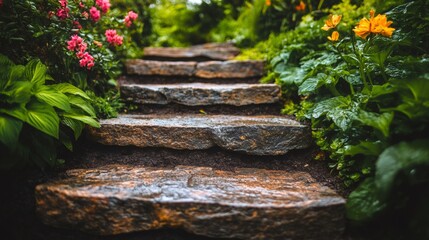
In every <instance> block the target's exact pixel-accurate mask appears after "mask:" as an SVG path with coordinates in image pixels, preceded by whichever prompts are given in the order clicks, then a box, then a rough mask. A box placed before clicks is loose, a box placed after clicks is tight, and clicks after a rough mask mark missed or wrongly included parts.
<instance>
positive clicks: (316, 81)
mask: <svg viewBox="0 0 429 240" xmlns="http://www.w3.org/2000/svg"><path fill="white" fill-rule="evenodd" d="M335 83H336V82H335V78H333V77H331V76H328V75H326V74H324V73H319V74H317V76H314V77H311V78H308V79H306V80H304V82H303V83H302V84H301V85H300V86H299V89H298V94H310V93H313V92H314V90H316V89H318V88H320V87H321V86H323V85H333V84H335Z"/></svg>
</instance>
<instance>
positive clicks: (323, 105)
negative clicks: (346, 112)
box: [311, 96, 350, 118]
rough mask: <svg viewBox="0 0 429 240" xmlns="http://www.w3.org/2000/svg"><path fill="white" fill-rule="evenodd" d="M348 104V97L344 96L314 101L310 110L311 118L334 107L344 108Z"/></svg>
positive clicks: (317, 116)
mask: <svg viewBox="0 0 429 240" xmlns="http://www.w3.org/2000/svg"><path fill="white" fill-rule="evenodd" d="M349 104H350V99H349V98H346V97H342V96H339V97H333V98H329V99H326V100H323V101H320V102H318V103H316V104H315V105H314V107H313V109H312V111H311V115H312V117H313V118H319V117H320V116H322V115H324V114H326V113H327V112H329V111H332V110H333V109H336V108H345V107H347V106H348V105H349Z"/></svg>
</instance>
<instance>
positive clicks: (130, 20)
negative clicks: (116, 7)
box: [124, 11, 139, 27]
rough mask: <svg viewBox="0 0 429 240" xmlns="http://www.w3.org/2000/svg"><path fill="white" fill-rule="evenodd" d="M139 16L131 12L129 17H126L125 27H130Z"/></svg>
mask: <svg viewBox="0 0 429 240" xmlns="http://www.w3.org/2000/svg"><path fill="white" fill-rule="evenodd" d="M138 16H139V15H138V14H137V13H135V12H133V11H129V12H128V15H127V16H125V20H124V22H125V26H127V27H130V26H131V24H132V23H133V21H134V20H136V19H137V17H138Z"/></svg>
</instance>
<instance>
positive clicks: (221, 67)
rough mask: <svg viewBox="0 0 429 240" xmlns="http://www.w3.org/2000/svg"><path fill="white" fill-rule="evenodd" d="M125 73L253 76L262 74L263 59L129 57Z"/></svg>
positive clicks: (210, 76)
mask: <svg viewBox="0 0 429 240" xmlns="http://www.w3.org/2000/svg"><path fill="white" fill-rule="evenodd" d="M125 66H126V69H127V74H136V75H144V76H150V75H155V76H185V77H196V78H205V79H208V78H220V79H224V78H254V77H260V76H262V75H263V74H264V62H263V61H255V60H249V61H208V62H193V61H190V62H185V61H153V60H142V59H131V60H127V61H126V62H125Z"/></svg>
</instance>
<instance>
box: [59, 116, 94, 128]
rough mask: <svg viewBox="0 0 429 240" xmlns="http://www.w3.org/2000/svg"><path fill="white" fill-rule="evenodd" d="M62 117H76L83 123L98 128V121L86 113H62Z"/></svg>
mask: <svg viewBox="0 0 429 240" xmlns="http://www.w3.org/2000/svg"><path fill="white" fill-rule="evenodd" d="M64 117H68V118H72V119H76V120H79V121H81V122H83V123H86V124H88V125H90V126H92V127H96V128H99V127H100V123H99V122H98V121H97V120H95V119H94V118H92V117H89V116H86V115H75V114H67V113H66V114H64Z"/></svg>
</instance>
